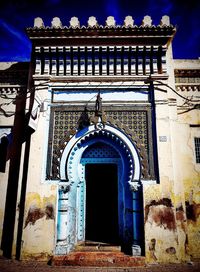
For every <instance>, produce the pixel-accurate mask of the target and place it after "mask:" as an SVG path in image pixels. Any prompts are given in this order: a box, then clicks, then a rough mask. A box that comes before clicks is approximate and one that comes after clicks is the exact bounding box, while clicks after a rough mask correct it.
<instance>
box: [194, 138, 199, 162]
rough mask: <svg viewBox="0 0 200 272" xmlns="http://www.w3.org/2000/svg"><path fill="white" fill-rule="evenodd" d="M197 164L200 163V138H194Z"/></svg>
mask: <svg viewBox="0 0 200 272" xmlns="http://www.w3.org/2000/svg"><path fill="white" fill-rule="evenodd" d="M194 144H195V154H196V163H200V138H196V137H195V138H194Z"/></svg>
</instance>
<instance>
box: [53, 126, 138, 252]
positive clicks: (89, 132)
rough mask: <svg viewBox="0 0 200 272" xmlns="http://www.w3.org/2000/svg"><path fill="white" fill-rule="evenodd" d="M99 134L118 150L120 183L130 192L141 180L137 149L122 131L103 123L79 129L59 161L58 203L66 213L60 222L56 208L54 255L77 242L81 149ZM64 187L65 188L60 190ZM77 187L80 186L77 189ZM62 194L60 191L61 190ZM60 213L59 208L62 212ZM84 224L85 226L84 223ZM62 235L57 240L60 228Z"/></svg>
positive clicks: (81, 181) (82, 182) (69, 249)
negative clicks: (77, 198)
mask: <svg viewBox="0 0 200 272" xmlns="http://www.w3.org/2000/svg"><path fill="white" fill-rule="evenodd" d="M98 137H101V141H102V142H104V143H107V144H110V145H111V146H112V147H113V148H114V149H116V150H118V152H119V155H120V157H121V166H122V170H121V173H120V174H119V178H120V180H121V182H123V183H124V184H127V186H129V187H130V191H132V190H135V189H136V190H137V188H138V186H140V183H141V180H140V177H141V162H140V157H139V152H138V151H137V148H136V146H135V145H134V143H133V142H132V140H131V139H130V138H129V137H128V136H127V135H126V134H125V132H123V131H122V130H120V129H118V128H115V127H113V126H111V125H107V124H106V125H104V126H103V128H102V129H97V128H96V126H95V125H91V126H89V127H86V128H84V129H82V130H81V131H78V132H77V133H76V134H75V135H74V136H73V137H72V138H71V139H70V141H69V142H68V144H67V145H66V146H65V148H64V150H63V151H62V156H61V160H60V179H61V180H60V182H59V190H61V191H63V190H64V194H65V199H58V203H60V206H62V204H61V202H63V205H64V207H65V208H66V213H65V214H62V216H63V217H62V224H63V226H61V224H60V223H59V220H58V218H59V217H60V214H59V211H58V214H57V221H56V222H57V225H58V228H57V241H56V248H55V253H56V254H58V255H59V254H67V253H69V252H70V251H71V250H73V249H74V246H75V244H76V243H77V241H78V240H77V220H76V217H77V215H76V205H77V200H76V196H77V188H78V187H80V186H84V181H85V171H84V169H83V165H82V164H81V158H82V155H83V152H84V151H85V150H86V149H87V148H88V146H90V145H91V144H92V143H95V142H96V141H97V140H98ZM63 188H64V189H63ZM78 190H79V189H78ZM61 195H62V193H61ZM61 212H62V211H61ZM84 227H85V226H84ZM58 229H59V230H60V229H61V232H60V233H61V234H65V235H64V236H65V237H66V238H65V240H63V241H61V242H59V239H58V237H59V231H58Z"/></svg>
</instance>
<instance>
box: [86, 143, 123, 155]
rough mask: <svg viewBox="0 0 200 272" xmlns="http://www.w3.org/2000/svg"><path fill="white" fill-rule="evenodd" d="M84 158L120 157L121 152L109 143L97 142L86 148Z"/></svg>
mask: <svg viewBox="0 0 200 272" xmlns="http://www.w3.org/2000/svg"><path fill="white" fill-rule="evenodd" d="M82 158H119V154H118V153H117V152H116V151H115V150H114V148H112V147H110V146H109V145H107V144H103V143H96V144H93V145H92V146H90V147H88V148H87V149H86V150H85V152H84V153H83V156H82Z"/></svg>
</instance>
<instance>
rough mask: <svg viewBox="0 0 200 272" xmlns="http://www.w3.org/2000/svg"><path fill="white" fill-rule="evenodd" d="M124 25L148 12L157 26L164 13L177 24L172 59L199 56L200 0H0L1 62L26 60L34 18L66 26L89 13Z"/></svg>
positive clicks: (138, 23) (139, 21)
mask: <svg viewBox="0 0 200 272" xmlns="http://www.w3.org/2000/svg"><path fill="white" fill-rule="evenodd" d="M109 15H112V16H114V17H115V19H116V21H117V24H123V21H124V18H125V16H127V15H131V16H133V18H134V20H135V23H136V24H137V25H140V24H141V22H142V19H143V17H144V16H145V15H150V16H151V17H152V20H153V24H155V25H157V24H159V22H160V19H161V17H162V16H163V15H169V16H170V19H171V23H172V24H173V25H177V29H178V30H177V33H176V36H175V38H174V41H173V52H174V58H198V57H200V19H199V18H200V0H93V1H92V0H30V1H29V0H0V61H28V60H29V59H30V52H31V43H30V41H29V39H28V38H27V36H26V33H25V28H26V27H30V26H33V22H34V18H35V17H42V18H43V20H44V23H45V25H46V26H47V25H48V26H50V25H51V20H52V18H53V17H56V16H57V17H60V18H61V21H62V23H63V25H67V26H69V21H70V19H71V17H73V16H77V17H79V20H80V22H81V25H87V20H88V18H89V17H90V16H95V17H96V18H97V20H98V22H99V23H100V24H103V25H104V24H105V20H106V18H107V16H109Z"/></svg>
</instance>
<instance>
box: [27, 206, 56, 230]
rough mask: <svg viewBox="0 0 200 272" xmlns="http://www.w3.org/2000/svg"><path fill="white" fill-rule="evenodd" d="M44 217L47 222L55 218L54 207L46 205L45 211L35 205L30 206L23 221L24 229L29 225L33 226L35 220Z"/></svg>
mask: <svg viewBox="0 0 200 272" xmlns="http://www.w3.org/2000/svg"><path fill="white" fill-rule="evenodd" d="M45 215H46V219H47V220H48V219H54V218H55V217H54V207H53V205H52V204H48V205H46V207H45V210H42V209H41V208H38V207H36V206H35V205H33V206H31V207H30V208H29V211H28V215H27V217H26V220H25V226H24V228H26V227H27V225H28V224H29V223H30V224H32V225H34V224H35V222H36V221H37V220H39V219H40V218H42V217H44V216H45Z"/></svg>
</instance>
